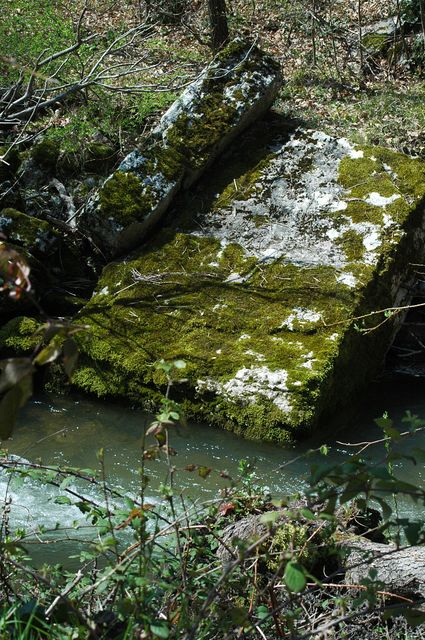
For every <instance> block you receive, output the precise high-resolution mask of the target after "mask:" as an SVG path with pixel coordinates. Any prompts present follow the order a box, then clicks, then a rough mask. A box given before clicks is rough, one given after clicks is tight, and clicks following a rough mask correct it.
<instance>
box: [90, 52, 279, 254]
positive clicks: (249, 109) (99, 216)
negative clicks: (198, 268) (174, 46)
mask: <svg viewBox="0 0 425 640" xmlns="http://www.w3.org/2000/svg"><path fill="white" fill-rule="evenodd" d="M280 85H281V74H280V70H279V67H278V65H277V63H276V62H275V61H274V60H273V59H272V58H270V57H269V56H267V55H265V54H264V53H262V52H261V51H260V50H259V49H258V48H257V47H256V46H253V45H252V44H247V43H246V42H239V41H238V42H235V43H232V45H230V46H229V48H228V49H225V50H224V51H223V52H222V53H221V54H220V56H219V57H218V58H217V59H216V60H215V61H213V62H212V63H211V64H210V65H209V66H208V67H207V68H206V69H205V70H204V71H203V72H202V73H201V75H200V76H199V78H198V79H197V80H196V81H195V82H194V83H192V84H191V85H190V86H189V87H188V88H187V89H186V90H185V91H184V92H183V94H182V96H181V97H180V98H179V99H178V100H177V101H176V102H175V103H174V105H172V107H171V108H170V109H169V110H168V111H167V113H166V114H165V115H164V116H163V118H162V120H161V123H160V125H159V128H158V129H157V131H156V138H157V141H156V143H154V144H153V145H152V146H151V148H150V149H149V150H147V151H146V152H144V153H143V154H142V153H141V152H140V151H138V150H135V151H133V152H131V153H130V154H129V155H128V156H127V157H126V158H125V159H124V160H123V162H122V163H121V165H120V166H119V167H118V170H117V171H116V172H115V173H114V174H113V175H112V176H110V177H109V178H108V179H107V180H106V182H105V183H104V185H103V187H102V188H101V189H100V191H99V193H98V194H97V195H96V196H95V197H94V198H92V199H91V200H90V201H89V203H88V204H87V206H86V207H85V208H84V211H83V212H82V213H81V215H80V216H79V228H80V229H81V230H82V231H83V232H84V233H85V234H86V235H89V237H91V238H93V240H94V241H95V242H96V244H97V246H99V247H100V248H101V249H102V251H103V252H104V254H105V255H109V256H113V255H117V254H120V253H124V252H125V251H128V250H129V249H131V248H134V247H135V246H137V244H140V242H141V241H142V239H143V238H144V236H145V235H146V233H147V231H148V230H149V229H150V228H151V227H152V226H153V225H154V224H155V223H156V222H157V221H158V220H159V219H160V218H161V216H162V215H163V214H164V213H165V211H166V209H167V208H168V206H169V205H170V203H171V201H172V199H173V198H174V196H175V195H176V193H177V192H178V191H179V189H180V187H181V186H182V185H184V186H185V187H188V186H189V185H191V184H192V183H193V182H194V181H195V180H197V179H198V178H199V177H200V176H201V174H202V173H203V172H204V171H205V169H206V168H207V167H208V166H209V165H210V164H211V162H212V161H213V160H214V159H215V158H216V157H217V155H218V154H219V153H221V151H223V149H224V148H225V147H226V146H228V144H229V143H230V142H231V140H233V139H234V138H235V136H236V135H238V134H239V133H240V132H241V131H242V130H243V129H245V128H246V127H247V126H248V125H249V124H250V123H251V122H253V121H254V120H255V119H256V118H258V117H259V116H260V115H261V114H263V113H264V112H265V111H266V110H267V109H268V108H269V107H270V106H271V104H272V103H273V100H274V98H275V97H276V95H277V91H278V89H279V87H280Z"/></svg>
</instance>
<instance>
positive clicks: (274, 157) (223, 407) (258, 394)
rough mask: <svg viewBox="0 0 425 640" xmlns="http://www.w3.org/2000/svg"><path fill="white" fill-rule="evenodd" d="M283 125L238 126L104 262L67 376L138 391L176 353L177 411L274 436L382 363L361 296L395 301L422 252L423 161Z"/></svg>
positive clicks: (374, 321)
mask: <svg viewBox="0 0 425 640" xmlns="http://www.w3.org/2000/svg"><path fill="white" fill-rule="evenodd" d="M285 127H286V125H285V123H282V122H281V120H280V118H279V117H277V116H274V117H273V118H269V120H268V121H267V122H263V123H259V124H257V125H256V126H255V127H254V128H251V129H250V131H249V132H248V133H247V134H245V136H244V140H243V142H242V143H241V144H240V145H238V149H235V150H233V151H232V152H229V153H228V154H227V156H226V157H225V158H223V159H222V160H220V166H217V164H216V165H215V166H214V167H213V168H212V170H211V172H209V174H208V175H207V176H205V178H204V179H203V180H202V181H201V182H200V183H199V184H198V187H197V189H194V190H192V191H191V192H189V193H188V194H186V196H185V197H183V196H182V197H181V199H180V200H179V202H178V203H177V204H176V208H175V210H174V211H173V212H171V214H170V216H169V219H168V224H169V227H168V228H167V229H165V230H163V231H162V232H161V233H159V234H158V235H157V237H156V239H154V240H152V241H150V243H149V246H146V247H144V248H143V249H140V250H138V252H137V253H134V254H132V255H130V256H128V257H127V258H126V259H125V260H123V261H121V262H115V263H111V264H109V265H108V266H107V267H106V268H105V270H104V272H103V275H102V277H101V279H100V282H99V284H98V288H97V290H96V293H95V295H94V296H93V298H92V300H91V301H90V303H89V304H88V305H87V307H86V308H85V309H84V310H83V312H82V314H81V318H80V319H79V322H81V323H85V324H87V325H89V326H90V330H89V331H88V332H87V333H86V335H85V336H84V339H83V340H82V344H81V349H82V359H81V366H80V368H79V370H78V371H77V372H76V374H75V376H74V383H75V384H76V385H77V386H79V387H81V388H82V389H85V390H87V391H90V392H94V393H97V394H98V395H100V396H101V395H108V394H112V395H116V396H125V397H127V398H130V399H131V400H132V401H136V402H139V403H141V404H145V405H149V401H150V400H152V399H153V400H155V398H156V393H157V392H155V391H154V389H155V385H156V384H160V382H161V377H160V375H159V374H158V373H157V372H156V370H155V368H154V366H153V363H154V362H155V361H156V360H158V359H161V358H164V359H166V360H173V359H176V358H178V359H184V360H185V361H186V362H187V368H186V370H184V372H183V374H184V377H185V378H187V382H186V383H184V384H183V385H181V389H182V392H181V395H182V397H183V398H184V403H185V407H186V410H187V412H188V414H189V415H190V416H195V417H197V418H198V419H204V420H207V421H208V422H210V423H214V424H218V425H220V426H223V427H225V428H229V429H232V430H234V431H235V432H237V433H239V434H242V435H244V436H246V437H249V438H258V439H263V440H271V441H275V442H279V443H283V442H285V441H287V440H288V439H291V438H293V437H299V436H301V435H303V434H306V433H309V432H311V430H313V429H314V428H316V427H317V425H318V424H319V421H320V419H322V420H323V419H324V418H325V417H326V416H328V415H330V414H332V413H334V412H335V411H336V409H337V408H338V407H339V406H342V405H343V404H344V403H347V402H348V401H351V400H353V398H354V393H355V392H356V391H358V390H359V389H361V388H362V386H364V385H365V384H367V383H368V381H370V379H371V378H372V377H373V376H375V375H376V374H377V373H378V372H379V371H380V368H381V366H382V363H383V359H384V356H385V353H386V351H387V349H388V347H389V345H390V343H391V341H392V338H393V335H394V331H395V329H396V326H397V320H398V319H400V317H401V316H400V315H393V317H386V316H388V315H389V314H388V313H387V314H386V316H384V315H383V314H377V315H374V314H373V313H372V312H374V311H376V310H379V309H385V308H388V307H393V305H399V304H403V303H404V302H406V300H407V299H408V292H407V290H406V289H405V288H403V286H402V284H406V285H408V284H409V277H410V276H409V263H410V262H414V263H418V262H421V261H422V260H423V258H424V249H423V227H422V225H423V204H424V194H425V164H424V163H422V162H420V161H419V160H414V159H410V158H408V157H406V156H403V155H401V154H398V153H395V152H393V151H389V150H386V149H382V148H377V147H360V146H355V145H352V144H350V143H349V142H348V141H347V140H344V139H335V138H331V137H329V136H327V135H325V134H323V133H320V132H313V131H302V130H299V131H296V132H295V133H293V134H292V135H291V134H290V133H288V131H287V129H286V128H285ZM368 314H372V315H368ZM162 382H163V380H162ZM178 389H179V386H176V387H175V393H176V394H177V393H178Z"/></svg>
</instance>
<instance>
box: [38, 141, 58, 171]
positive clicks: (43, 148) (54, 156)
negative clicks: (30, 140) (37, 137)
mask: <svg viewBox="0 0 425 640" xmlns="http://www.w3.org/2000/svg"><path fill="white" fill-rule="evenodd" d="M59 154H60V147H59V145H58V143H57V142H56V141H55V140H51V139H49V138H45V139H44V140H42V141H41V142H39V143H38V144H36V145H34V147H33V148H32V149H31V157H32V159H33V160H34V162H35V163H36V164H39V165H40V166H42V167H44V168H46V169H48V170H50V171H53V170H54V169H55V168H56V164H57V161H58V158H59Z"/></svg>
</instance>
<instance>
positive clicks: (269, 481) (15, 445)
mask: <svg viewBox="0 0 425 640" xmlns="http://www.w3.org/2000/svg"><path fill="white" fill-rule="evenodd" d="M424 391H425V381H423V380H415V379H401V380H386V381H383V382H381V383H380V384H376V385H373V386H372V387H371V388H370V390H369V392H368V394H367V396H364V397H363V399H361V401H360V403H359V404H358V406H357V409H356V411H355V412H353V411H351V412H350V415H349V416H348V415H344V416H340V417H339V418H338V420H337V421H336V420H335V424H333V425H330V428H329V430H328V434H327V435H326V436H323V435H322V436H316V437H315V438H314V439H312V440H310V441H307V442H303V443H301V444H299V445H297V446H296V447H294V448H290V449H286V450H283V449H279V448H277V447H275V446H273V445H270V444H264V443H263V444H262V443H256V442H249V441H246V440H243V439H241V438H238V437H236V436H234V435H233V434H231V433H229V432H225V431H221V430H218V429H215V428H211V427H208V426H207V425H202V424H192V425H188V426H186V427H172V428H171V430H170V443H171V445H172V446H173V447H174V448H175V449H176V450H177V456H176V457H175V458H173V464H175V466H176V467H177V469H178V471H177V473H176V484H177V485H178V488H179V490H182V491H183V493H184V495H185V496H186V497H187V499H188V500H189V499H194V500H206V499H211V498H214V497H216V496H217V495H218V493H219V490H220V489H222V488H224V487H225V486H227V485H228V484H229V480H226V479H225V478H222V477H221V476H220V473H219V472H220V471H225V472H226V473H227V474H229V475H230V476H232V477H234V478H237V477H238V473H239V472H238V465H239V462H240V460H242V459H247V460H250V461H252V462H254V463H255V469H256V474H257V476H258V482H259V483H260V484H263V485H267V486H268V487H269V488H270V491H271V493H272V494H273V495H274V496H280V495H287V494H290V493H292V492H295V491H297V490H299V489H301V488H302V487H303V485H305V483H306V481H307V477H308V470H309V466H310V464H311V461H312V456H310V457H308V458H307V457H306V456H304V455H303V454H305V453H306V452H307V451H308V450H310V449H312V448H316V447H318V446H319V445H320V444H322V443H324V442H326V443H327V444H328V445H330V447H331V450H330V453H329V457H330V458H331V459H341V458H342V456H343V455H349V454H350V452H352V451H353V449H352V448H351V447H348V446H346V445H343V444H338V442H337V441H340V442H358V441H363V440H370V439H374V438H377V437H380V435H382V432H380V430H379V429H378V427H376V425H374V419H375V418H377V417H379V416H381V415H382V414H383V412H384V411H388V412H389V414H390V416H391V417H392V418H393V419H394V421H395V424H396V426H402V425H401V419H402V417H403V415H404V414H405V411H406V410H410V411H411V412H412V413H414V414H416V415H418V416H419V417H420V418H423V419H424V421H425V394H424ZM150 420H151V417H150V416H148V415H146V414H144V413H142V412H141V411H138V410H134V409H130V408H125V407H123V406H119V405H117V404H111V403H105V402H102V403H100V402H96V401H94V400H91V399H88V398H86V397H85V398H69V397H67V398H46V397H44V398H39V399H35V400H33V401H32V402H31V403H30V404H29V405H28V406H27V407H26V408H25V409H24V410H23V411H22V414H21V416H20V419H19V424H18V425H17V427H16V429H15V432H14V435H13V438H12V439H11V440H10V441H9V442H8V443H7V448H8V450H9V452H10V453H12V454H14V455H16V456H19V458H17V459H19V460H21V459H24V460H26V461H28V462H30V463H31V462H35V461H36V460H39V459H41V460H42V462H43V464H54V465H72V466H77V467H80V468H92V469H93V468H98V464H99V463H98V460H97V456H96V453H97V451H98V450H99V449H100V448H101V447H102V448H104V451H105V465H106V473H107V476H108V482H109V484H111V485H112V486H114V487H117V488H119V489H120V491H122V492H125V493H128V494H130V495H131V493H134V492H137V491H138V487H139V482H138V478H139V476H138V469H139V468H140V465H141V452H142V444H143V430H144V428H145V427H146V425H147V424H149V422H150ZM337 427H338V429H337ZM413 440H414V443H413V444H414V446H416V447H424V448H425V434H417V435H416V436H414V439H413ZM411 446H412V438H410V439H409V440H407V441H406V442H403V443H402V444H401V445H399V448H401V449H402V450H404V451H405V452H407V451H408V449H409V447H411ZM369 452H370V455H371V456H373V455H375V456H377V457H378V456H379V457H381V456H382V449H379V448H377V447H374V448H370V449H369ZM317 456H319V454H317ZM291 461H292V462H291ZM188 464H196V465H201V466H205V467H212V469H213V470H212V471H211V473H210V474H209V475H208V477H207V478H205V479H202V478H201V477H200V476H199V475H198V474H197V473H196V472H192V473H190V472H189V471H185V470H184V467H185V466H186V465H188ZM147 472H148V475H149V476H150V483H149V486H148V489H147V493H148V496H149V498H150V499H151V500H152V501H155V500H156V499H158V487H159V484H160V483H161V481H164V480H165V479H166V465H165V463H164V461H162V462H161V461H152V462H149V463H148V471H147ZM397 474H398V475H399V477H401V478H403V479H404V480H406V481H410V482H414V483H417V484H418V485H423V482H424V469H423V468H422V466H421V465H414V464H413V463H407V462H403V463H400V464H399V468H398V469H397ZM69 488H71V489H75V490H76V491H77V492H82V493H84V495H87V496H88V497H91V498H92V499H94V500H96V501H98V502H99V501H103V500H104V495H103V492H102V490H101V489H100V488H99V487H95V486H90V487H87V486H82V485H81V483H80V481H78V480H75V481H73V483H72V484H71V485H70V486H69ZM59 494H60V495H63V494H64V491H63V490H62V491H61V490H59V489H57V488H55V487H52V486H46V485H44V484H41V483H39V482H38V481H37V480H34V479H29V478H26V479H24V480H23V481H22V480H19V479H12V480H10V478H9V476H8V475H7V474H5V473H4V472H3V473H2V475H1V476H0V500H1V499H3V500H4V499H5V498H6V497H7V498H8V500H9V501H10V526H11V528H12V529H16V528H23V529H25V530H27V531H29V532H31V531H34V532H35V531H36V530H37V529H38V528H39V527H40V525H42V526H44V527H45V528H46V529H49V530H50V529H54V528H55V527H56V526H57V523H60V528H61V533H60V534H59V533H58V532H56V533H55V532H53V533H49V534H46V535H44V536H39V535H38V534H34V535H30V536H29V539H28V544H29V547H30V553H31V554H32V555H33V556H34V557H35V558H37V557H38V559H39V560H40V559H43V560H49V561H51V562H57V561H62V560H63V557H64V556H65V557H66V556H67V555H68V554H69V553H71V552H75V548H76V547H77V548H78V539H79V538H80V537H81V536H82V535H83V533H84V531H85V529H84V526H83V525H85V524H86V523H85V520H84V516H83V515H82V513H81V512H80V511H79V509H77V508H76V507H74V506H69V505H61V504H57V503H56V502H55V499H56V498H57V496H58V495H59ZM400 509H401V511H402V513H403V514H404V515H410V516H412V515H417V511H416V513H415V510H417V507H416V506H415V505H413V504H412V503H409V502H406V501H405V502H403V503H402V504H401V505H400ZM76 522H77V523H79V525H80V528H78V529H76V528H75V523H76ZM67 528H68V529H67ZM57 537H63V538H66V537H68V538H69V540H70V541H71V542H70V541H68V542H63V543H61V544H60V545H57V544H54V545H53V544H48V543H49V540H52V539H56V538H57ZM42 540H44V542H42Z"/></svg>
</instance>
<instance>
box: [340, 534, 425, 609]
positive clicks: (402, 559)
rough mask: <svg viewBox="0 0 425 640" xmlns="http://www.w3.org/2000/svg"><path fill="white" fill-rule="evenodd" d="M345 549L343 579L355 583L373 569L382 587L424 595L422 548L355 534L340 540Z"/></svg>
mask: <svg viewBox="0 0 425 640" xmlns="http://www.w3.org/2000/svg"><path fill="white" fill-rule="evenodd" d="M341 548H342V549H344V551H345V552H346V556H345V560H344V566H345V570H346V574H345V581H346V582H347V583H348V584H359V583H360V582H361V581H362V580H364V579H365V578H367V577H368V574H369V571H370V570H371V569H375V570H376V572H377V579H378V580H380V581H382V583H383V585H384V589H385V590H387V591H391V592H392V593H396V594H401V595H403V596H410V597H412V596H413V597H418V596H419V597H422V598H423V597H424V596H425V548H424V547H423V546H418V547H407V548H404V549H397V548H396V547H395V546H394V545H392V544H379V543H377V542H371V541H370V540H366V538H362V537H358V538H354V539H352V540H347V541H343V542H341Z"/></svg>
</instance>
